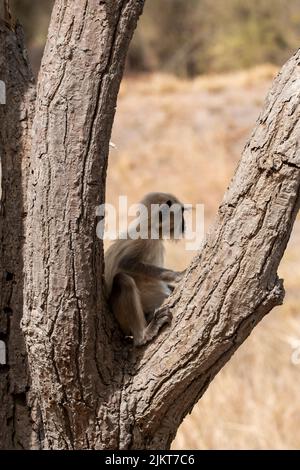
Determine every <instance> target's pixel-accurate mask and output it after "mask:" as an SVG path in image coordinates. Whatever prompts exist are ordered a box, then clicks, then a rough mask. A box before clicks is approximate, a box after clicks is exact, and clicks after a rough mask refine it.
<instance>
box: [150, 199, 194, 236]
mask: <svg viewBox="0 0 300 470" xmlns="http://www.w3.org/2000/svg"><path fill="white" fill-rule="evenodd" d="M141 204H143V205H144V206H146V208H147V210H148V214H149V219H148V220H149V235H150V232H151V235H152V238H159V239H171V240H179V239H181V238H183V235H184V231H185V221H184V206H183V204H182V203H181V202H180V201H179V200H178V199H177V198H176V197H175V196H173V195H172V194H168V193H150V194H148V195H146V196H145V197H144V199H143V200H142V201H141ZM153 234H154V237H153Z"/></svg>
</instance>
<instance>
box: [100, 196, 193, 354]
mask: <svg viewBox="0 0 300 470" xmlns="http://www.w3.org/2000/svg"><path fill="white" fill-rule="evenodd" d="M139 207H140V208H141V207H142V208H143V209H146V212H145V210H143V211H142V210H139V211H138V214H139V216H138V217H137V218H136V219H135V220H134V222H133V223H131V225H129V229H128V231H127V233H126V239H123V238H124V237H122V239H118V240H116V241H115V242H114V243H113V244H112V245H111V246H110V247H109V249H108V250H107V252H106V254H105V281H106V289H107V295H108V301H109V305H110V308H111V310H112V312H113V313H114V315H115V317H116V319H117V321H118V323H119V325H120V327H121V329H122V331H123V333H124V335H125V336H133V342H134V345H135V346H142V345H144V344H146V343H148V342H149V341H151V340H152V339H153V338H154V337H155V336H157V334H158V332H159V330H160V328H161V327H162V326H163V325H164V324H166V323H170V321H171V316H170V313H169V312H166V311H164V310H162V311H157V309H158V308H159V307H160V306H161V304H162V303H163V301H164V300H165V299H166V297H168V296H169V295H170V293H171V292H172V290H173V289H174V283H176V282H177V281H178V280H180V279H181V278H182V275H183V273H179V272H175V271H172V270H170V269H165V268H164V267H163V263H164V246H163V239H164V238H168V236H167V237H166V236H165V234H166V232H167V233H168V232H169V238H171V239H175V238H180V237H182V236H183V234H184V206H183V205H182V204H181V202H180V201H179V200H178V199H177V198H176V197H174V196H172V195H171V194H166V193H150V194H147V195H146V196H145V197H144V199H143V200H142V201H141V202H140V205H139ZM145 222H146V224H145ZM143 223H144V225H143ZM142 225H143V226H144V227H145V226H146V237H145V238H141V237H140V238H137V237H136V236H135V237H134V238H135V239H133V238H132V235H133V230H135V234H136V233H137V232H136V229H137V228H140V229H141V227H142ZM167 229H169V230H167Z"/></svg>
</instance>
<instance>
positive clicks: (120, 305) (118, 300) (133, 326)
mask: <svg viewBox="0 0 300 470" xmlns="http://www.w3.org/2000/svg"><path fill="white" fill-rule="evenodd" d="M110 305H111V307H112V310H113V313H114V315H115V317H116V319H117V321H118V323H119V325H120V327H121V329H122V331H123V333H124V334H125V335H126V336H129V335H132V336H133V339H134V344H143V343H142V342H143V338H144V332H145V331H146V329H147V322H146V319H145V315H144V312H143V307H142V303H141V299H140V293H139V290H138V288H137V286H136V283H135V281H134V279H133V278H132V277H131V276H130V275H128V274H126V273H118V274H116V276H115V277H114V280H113V286H112V291H111V294H110Z"/></svg>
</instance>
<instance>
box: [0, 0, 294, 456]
mask: <svg viewBox="0 0 300 470" xmlns="http://www.w3.org/2000/svg"><path fill="white" fill-rule="evenodd" d="M142 7H143V1H140V0H116V1H112V0H106V1H102V2H96V1H95V0H88V1H85V0H78V2H76V6H74V3H72V2H67V1H66V0H56V2H55V6H54V11H53V13H52V19H51V24H50V27H49V35H48V41H47V45H46V48H45V53H44V58H43V62H42V66H41V72H40V75H39V80H38V84H37V89H36V98H35V100H34V93H35V90H34V87H33V84H32V78H31V74H30V70H29V65H28V63H27V61H26V57H25V55H24V46H23V43H22V37H21V28H20V26H18V25H17V26H16V27H14V25H13V24H12V23H10V22H8V23H4V22H3V21H1V29H0V34H1V41H2V44H4V45H5V48H4V51H3V50H1V52H0V57H1V59H0V60H1V77H0V79H1V80H4V81H5V83H6V84H7V105H6V106H1V133H0V151H1V158H2V167H3V178H2V187H3V194H4V197H2V201H1V203H2V207H1V220H0V227H1V260H0V263H1V298H0V301H1V323H0V328H1V330H0V331H1V336H0V339H1V340H3V341H4V342H5V345H6V348H7V352H8V354H7V364H6V365H2V366H0V367H1V375H0V377H1V386H0V400H1V409H0V419H1V425H0V443H1V444H0V445H1V447H2V448H22V447H23V448H46V449H49V448H51V449H83V448H84V449H85V448H90V449H117V448H120V449H140V448H149V449H153V448H167V447H169V446H170V443H171V441H172V439H173V438H174V436H175V434H176V431H177V428H178V426H179V424H180V423H181V421H182V419H183V418H184V416H185V415H186V414H187V413H188V412H189V411H190V410H191V409H192V407H193V405H194V404H195V403H196V401H197V400H198V399H199V398H200V397H201V396H202V394H203V393H204V391H205V390H206V389H207V387H208V385H209V383H210V382H211V380H212V379H213V378H214V376H215V375H216V374H217V372H218V371H219V370H220V369H221V368H222V366H223V365H224V364H225V363H226V362H227V361H228V360H229V358H230V356H231V355H232V354H233V353H234V351H235V350H236V349H237V348H238V347H239V345H240V344H241V343H242V342H243V341H244V340H245V338H246V337H247V336H248V335H249V334H250V332H251V330H252V329H253V328H254V326H255V325H256V324H257V323H258V322H259V321H260V320H261V319H262V317H263V316H264V315H265V314H267V313H268V312H269V311H270V310H271V309H272V308H273V307H274V306H275V305H278V304H280V303H281V302H282V300H283V295H284V291H283V285H282V281H281V280H279V279H278V277H277V274H276V273H277V268H278V265H279V262H280V260H281V257H282V255H283V253H284V250H285V247H286V244H287V242H288V239H289V236H290V233H291V230H292V226H293V222H294V220H295V217H296V214H297V211H298V208H299V194H300V160H299V151H298V139H297V134H298V133H299V113H300V107H299V99H298V90H299V85H300V72H299V66H298V63H299V59H300V52H298V53H297V54H295V55H294V56H293V57H292V58H291V59H290V60H289V61H288V63H287V64H286V65H285V66H284V67H283V69H282V71H281V73H280V74H279V75H278V77H277V79H276V80H275V82H274V84H273V86H272V89H271V91H270V93H269V95H268V98H267V101H266V103H265V106H264V110H263V111H262V114H261V116H260V118H259V120H258V122H257V126H256V128H255V130H254V132H253V134H252V137H251V139H250V141H249V142H248V144H247V145H246V147H245V150H244V152H243V155H242V158H241V162H240V164H239V166H238V169H237V171H236V174H235V176H234V178H233V180H232V182H231V184H230V187H229V189H228V191H227V193H226V194H225V196H224V199H223V202H222V204H221V206H220V209H219V213H218V217H217V220H216V223H215V226H214V228H213V229H211V231H210V233H209V234H208V235H207V239H206V242H205V245H204V247H203V249H202V251H201V253H199V254H198V255H197V257H196V258H195V259H194V260H193V262H192V264H191V266H190V267H189V269H188V272H187V275H186V276H185V278H184V280H183V281H182V283H181V284H180V286H179V287H178V288H177V289H176V290H175V292H174V294H173V295H172V296H171V297H170V298H169V299H168V301H167V303H166V305H165V307H164V308H168V309H170V311H171V312H172V313H173V321H172V325H171V327H167V328H165V329H164V330H163V331H162V332H161V334H160V335H159V337H158V338H157V339H156V340H155V341H153V342H152V343H151V344H150V345H148V346H147V347H145V348H140V349H134V348H132V347H131V346H128V345H126V344H125V343H124V341H123V339H122V335H121V334H120V333H119V330H118V328H117V326H116V324H115V321H114V319H113V317H112V315H111V314H110V312H109V311H108V309H107V306H106V303H105V298H104V294H103V248H102V244H101V242H100V241H99V240H98V239H97V238H96V222H97V220H96V218H95V207H96V206H97V205H99V203H102V202H104V193H105V176H106V167H107V158H108V149H109V139H110V133H111V127H112V123H113V118H114V112H115V106H116V99H117V94H118V88H119V84H120V80H121V77H122V73H123V68H124V62H125V56H126V52H127V49H128V45H129V42H130V39H131V36H132V34H133V31H134V28H135V26H136V22H137V19H138V17H139V15H140V13H141V11H142ZM26 196H27V197H26ZM24 237H25V242H24ZM23 273H24V274H23ZM22 315H23V319H22V329H20V327H19V322H20V319H21V317H22ZM24 344H26V353H25V348H24Z"/></svg>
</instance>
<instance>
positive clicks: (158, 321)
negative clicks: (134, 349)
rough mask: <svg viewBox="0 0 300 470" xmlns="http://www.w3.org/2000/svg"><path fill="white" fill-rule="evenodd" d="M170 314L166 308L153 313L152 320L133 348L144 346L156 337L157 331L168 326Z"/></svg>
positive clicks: (170, 319)
mask: <svg viewBox="0 0 300 470" xmlns="http://www.w3.org/2000/svg"><path fill="white" fill-rule="evenodd" d="M171 321H172V314H171V313H170V312H169V310H168V309H167V308H162V309H158V310H156V311H155V312H154V315H153V318H152V320H151V322H150V323H149V325H148V326H147V328H146V329H145V331H144V334H143V337H142V338H139V339H138V340H135V342H134V344H135V346H144V345H145V344H147V343H149V341H151V340H152V339H153V338H155V337H156V336H157V335H158V332H159V330H160V329H161V328H162V326H164V325H170V323H171Z"/></svg>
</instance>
